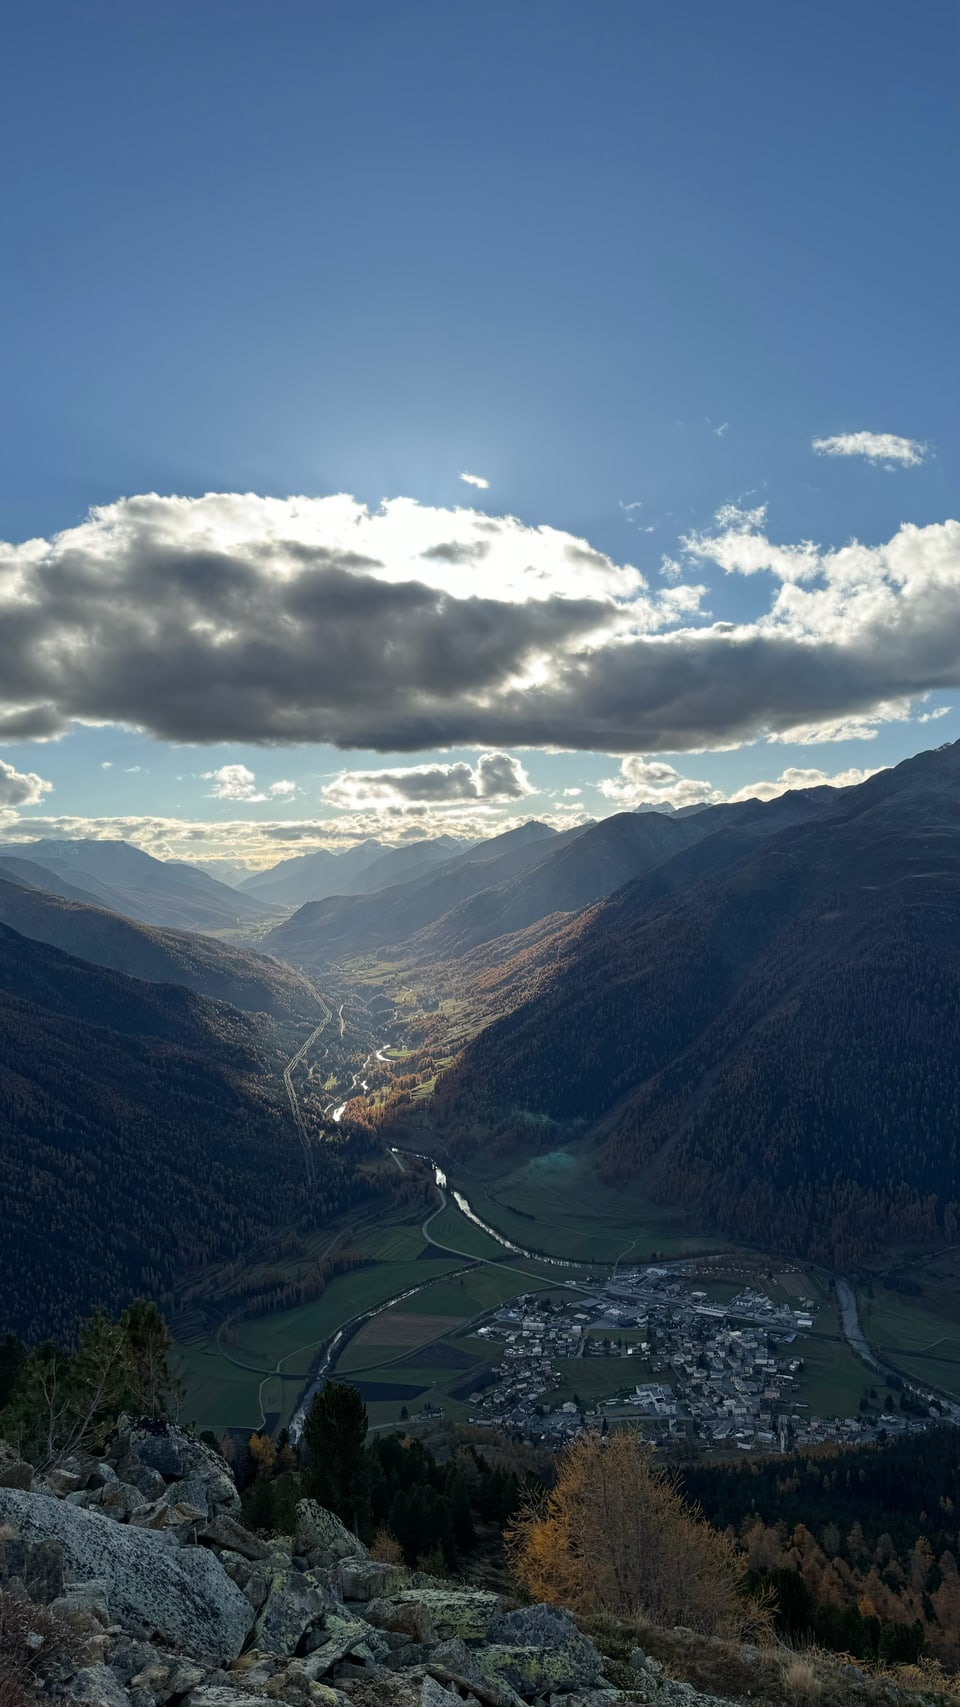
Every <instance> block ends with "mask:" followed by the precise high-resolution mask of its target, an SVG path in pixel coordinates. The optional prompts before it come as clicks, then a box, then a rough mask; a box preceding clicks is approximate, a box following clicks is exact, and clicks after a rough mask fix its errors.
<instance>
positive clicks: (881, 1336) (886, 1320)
mask: <svg viewBox="0 0 960 1707" xmlns="http://www.w3.org/2000/svg"><path fill="white" fill-rule="evenodd" d="M931 1281H933V1284H930V1285H929V1286H926V1285H925V1287H924V1291H923V1294H922V1295H921V1296H920V1297H919V1298H910V1297H902V1296H900V1295H899V1294H898V1293H896V1292H890V1291H887V1290H886V1288H884V1287H883V1286H881V1285H876V1286H875V1288H874V1295H873V1296H872V1297H871V1296H870V1295H869V1294H864V1293H861V1294H860V1298H859V1304H860V1319H861V1322H862V1324H863V1331H864V1333H865V1334H866V1336H867V1339H868V1340H869V1341H870V1344H871V1345H873V1346H875V1347H876V1349H877V1351H878V1352H879V1353H880V1354H881V1356H883V1357H886V1358H888V1359H889V1361H890V1362H891V1363H893V1364H895V1365H896V1367H897V1368H898V1369H902V1370H903V1373H904V1375H906V1376H908V1377H912V1378H913V1379H914V1380H916V1381H923V1382H929V1383H930V1385H931V1386H933V1387H940V1388H942V1389H943V1390H944V1391H945V1392H947V1393H951V1394H953V1395H954V1396H955V1397H957V1398H960V1299H958V1301H957V1302H956V1303H954V1302H953V1301H952V1300H951V1299H950V1297H949V1295H948V1296H947V1297H944V1296H943V1295H942V1288H940V1287H938V1286H937V1285H936V1283H935V1280H934V1277H931Z"/></svg>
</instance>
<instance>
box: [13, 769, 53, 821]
mask: <svg viewBox="0 0 960 1707" xmlns="http://www.w3.org/2000/svg"><path fill="white" fill-rule="evenodd" d="M52 788H53V783H52V782H46V781H45V780H44V778H43V777H42V776H37V774H36V772H35V771H18V770H14V767H13V765H8V764H7V763H6V761H5V760H4V759H0V810H2V811H7V810H9V808H11V807H14V806H36V805H37V804H38V802H39V801H41V800H42V799H43V797H44V795H45V794H49V793H50V790H51V789H52Z"/></svg>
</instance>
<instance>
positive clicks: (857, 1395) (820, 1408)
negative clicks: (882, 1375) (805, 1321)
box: [794, 1334, 877, 1417]
mask: <svg viewBox="0 0 960 1707" xmlns="http://www.w3.org/2000/svg"><path fill="white" fill-rule="evenodd" d="M794 1350H795V1351H796V1352H797V1354H798V1356H800V1357H802V1358H803V1374H802V1375H801V1376H800V1377H799V1379H798V1382H797V1396H798V1398H800V1399H802V1400H803V1401H804V1403H805V1404H807V1405H808V1406H809V1408H810V1414H811V1415H812V1416H823V1417H840V1416H843V1417H855V1416H856V1414H857V1411H858V1408H859V1405H860V1400H861V1398H863V1396H864V1394H866V1393H868V1392H869V1390H870V1388H871V1387H872V1386H873V1385H875V1383H876V1379H877V1377H876V1374H875V1372H874V1371H872V1370H870V1369H868V1368H867V1367H866V1365H865V1364H863V1363H861V1362H860V1359H859V1358H858V1357H857V1356H856V1355H855V1353H854V1352H852V1351H851V1350H850V1347H849V1346H848V1345H847V1342H846V1340H844V1339H841V1338H840V1337H839V1336H838V1337H837V1338H836V1339H822V1338H820V1337H818V1336H817V1335H816V1334H804V1336H803V1338H802V1339H800V1340H797V1342H796V1345H795V1347H794Z"/></svg>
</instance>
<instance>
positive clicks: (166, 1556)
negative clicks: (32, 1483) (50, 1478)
mask: <svg viewBox="0 0 960 1707" xmlns="http://www.w3.org/2000/svg"><path fill="white" fill-rule="evenodd" d="M0 1525H9V1526H10V1528H11V1529H13V1530H14V1531H15V1533H16V1534H17V1535H18V1536H19V1537H21V1538H22V1540H23V1541H24V1542H25V1543H26V1544H28V1545H30V1544H36V1543H38V1542H54V1543H55V1544H56V1546H57V1548H58V1550H59V1556H60V1559H61V1561H62V1569H63V1572H64V1574H65V1575H67V1576H75V1577H78V1578H82V1579H89V1578H91V1577H94V1578H96V1579H97V1581H98V1582H100V1583H102V1584H103V1586H104V1590H105V1593H106V1596H107V1599H108V1601H109V1604H110V1609H111V1613H112V1615H113V1617H114V1618H115V1619H116V1620H117V1622H118V1623H120V1624H122V1625H123V1626H124V1627H125V1628H127V1629H131V1630H138V1631H142V1632H143V1633H144V1634H150V1633H153V1632H155V1633H156V1634H157V1635H158V1636H160V1637H161V1639H162V1640H163V1641H165V1642H169V1643H170V1644H171V1645H172V1646H175V1647H178V1648H183V1649H184V1650H185V1651H186V1652H187V1653H190V1654H209V1655H212V1656H213V1658H214V1659H217V1660H232V1659H235V1658H236V1656H237V1654H239V1652H240V1650H241V1648H242V1647H243V1644H244V1641H245V1640H246V1636H247V1632H248V1630H249V1629H250V1626H251V1624H252V1623H253V1611H252V1608H251V1606H250V1604H249V1602H248V1601H247V1600H245V1598H244V1596H243V1595H242V1594H241V1593H240V1591H239V1589H238V1588H237V1587H236V1586H235V1584H234V1583H232V1582H231V1581H230V1579H229V1577H228V1576H227V1575H226V1572H225V1571H224V1569H223V1567H222V1565H221V1564H220V1561H219V1560H218V1559H216V1558H214V1557H213V1555H212V1554H211V1553H208V1552H206V1551H205V1550H204V1549H203V1548H200V1547H178V1546H177V1545H176V1543H174V1542H171V1541H170V1540H168V1539H167V1538H166V1537H165V1536H163V1535H158V1534H156V1533H152V1532H151V1531H149V1530H145V1529H136V1528H134V1527H133V1525H131V1524H120V1523H115V1522H111V1521H110V1520H109V1519H107V1518H105V1517H103V1516H102V1515H101V1514H99V1513H97V1512H94V1511H84V1510H83V1509H82V1508H80V1507H77V1506H74V1505H71V1504H70V1503H69V1501H67V1500H58V1499H56V1498H55V1497H54V1496H52V1495H50V1494H34V1493H29V1494H28V1493H22V1492H21V1491H20V1490H19V1489H16V1488H0Z"/></svg>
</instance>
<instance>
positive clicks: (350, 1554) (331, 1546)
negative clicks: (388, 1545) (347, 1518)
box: [293, 1500, 367, 1570]
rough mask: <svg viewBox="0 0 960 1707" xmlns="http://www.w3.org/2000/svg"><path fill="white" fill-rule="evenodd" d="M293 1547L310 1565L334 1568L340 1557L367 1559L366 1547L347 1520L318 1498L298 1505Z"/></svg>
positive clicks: (301, 1501) (302, 1501)
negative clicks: (354, 1533) (340, 1517)
mask: <svg viewBox="0 0 960 1707" xmlns="http://www.w3.org/2000/svg"><path fill="white" fill-rule="evenodd" d="M293 1551H294V1553H295V1554H296V1555H298V1556H299V1557H301V1558H304V1559H306V1560H307V1561H308V1562H309V1563H310V1564H311V1565H315V1566H320V1567H322V1568H323V1569H325V1570H329V1569H331V1568H332V1567H333V1566H334V1565H336V1564H337V1562H338V1561H339V1560H340V1559H365V1558H366V1557H367V1549H366V1547H365V1546H364V1545H363V1542H362V1541H360V1540H359V1539H358V1538H357V1536H356V1535H352V1534H351V1533H350V1530H349V1529H348V1528H347V1526H346V1524H345V1523H341V1521H340V1519H339V1517H335V1516H334V1514H333V1512H332V1511H327V1510H326V1509H325V1508H324V1507H323V1506H322V1505H318V1504H317V1502H316V1500H300V1502H299V1503H298V1505H297V1512H296V1526H295V1529H294V1535H293Z"/></svg>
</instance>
